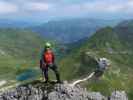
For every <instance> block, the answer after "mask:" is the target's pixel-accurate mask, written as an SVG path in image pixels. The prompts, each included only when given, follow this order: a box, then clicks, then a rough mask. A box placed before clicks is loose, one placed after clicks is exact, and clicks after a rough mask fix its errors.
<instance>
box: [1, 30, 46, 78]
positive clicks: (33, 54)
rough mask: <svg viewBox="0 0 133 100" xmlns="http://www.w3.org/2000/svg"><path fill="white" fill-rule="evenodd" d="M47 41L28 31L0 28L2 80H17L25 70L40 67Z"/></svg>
mask: <svg viewBox="0 0 133 100" xmlns="http://www.w3.org/2000/svg"><path fill="white" fill-rule="evenodd" d="M45 41H46V39H44V38H42V37H40V36H39V35H38V34H36V33H33V32H31V31H28V30H23V29H11V28H0V80H2V79H4V80H5V78H6V80H8V79H10V78H11V79H16V74H20V73H21V71H23V70H24V69H28V68H32V67H34V66H38V62H39V59H40V51H41V47H42V46H43V45H44V42H45Z"/></svg>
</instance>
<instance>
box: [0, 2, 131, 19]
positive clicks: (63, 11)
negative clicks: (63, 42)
mask: <svg viewBox="0 0 133 100" xmlns="http://www.w3.org/2000/svg"><path fill="white" fill-rule="evenodd" d="M72 17H88V18H103V19H104V18H106V19H110V18H112V19H115V18H116V19H117V18H132V17H133V0H0V19H3V18H4V19H18V20H19V19H21V20H30V21H33V20H38V21H39V20H40V21H42V20H51V19H60V18H72Z"/></svg>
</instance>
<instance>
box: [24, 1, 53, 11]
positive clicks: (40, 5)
mask: <svg viewBox="0 0 133 100" xmlns="http://www.w3.org/2000/svg"><path fill="white" fill-rule="evenodd" d="M51 7H52V4H49V3H44V2H29V3H27V4H24V9H25V10H27V11H47V10H49V9H50V8H51Z"/></svg>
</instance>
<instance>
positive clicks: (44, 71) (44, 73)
mask: <svg viewBox="0 0 133 100" xmlns="http://www.w3.org/2000/svg"><path fill="white" fill-rule="evenodd" d="M41 66H42V65H41ZM49 68H50V69H52V70H53V71H54V73H55V75H56V79H57V81H60V75H59V71H58V68H57V66H56V64H46V66H42V68H41V69H42V73H43V76H44V77H45V79H46V81H48V80H49V78H48V69H49Z"/></svg>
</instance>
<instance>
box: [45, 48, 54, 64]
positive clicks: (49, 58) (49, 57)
mask: <svg viewBox="0 0 133 100" xmlns="http://www.w3.org/2000/svg"><path fill="white" fill-rule="evenodd" d="M54 59H55V57H54V53H53V52H52V50H48V51H45V52H44V54H43V60H44V63H46V64H53V63H54Z"/></svg>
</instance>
